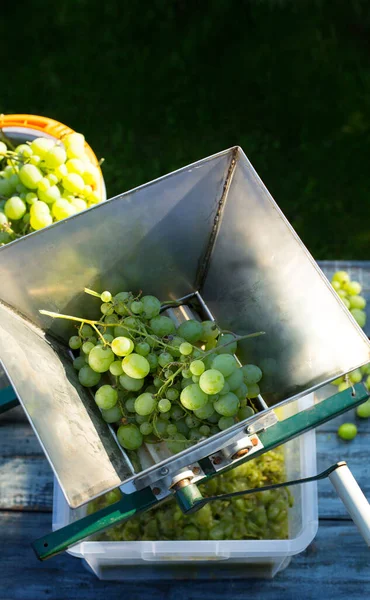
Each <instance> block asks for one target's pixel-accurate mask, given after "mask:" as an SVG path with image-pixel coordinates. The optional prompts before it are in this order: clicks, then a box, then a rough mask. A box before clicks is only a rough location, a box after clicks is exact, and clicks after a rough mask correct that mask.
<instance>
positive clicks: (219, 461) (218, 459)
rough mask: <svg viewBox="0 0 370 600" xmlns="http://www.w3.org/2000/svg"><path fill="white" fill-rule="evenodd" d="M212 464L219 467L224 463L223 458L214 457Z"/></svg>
mask: <svg viewBox="0 0 370 600" xmlns="http://www.w3.org/2000/svg"><path fill="white" fill-rule="evenodd" d="M212 462H213V464H214V465H219V464H220V463H222V458H221V456H214V457H213V458H212Z"/></svg>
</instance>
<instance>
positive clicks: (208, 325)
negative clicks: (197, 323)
mask: <svg viewBox="0 0 370 600" xmlns="http://www.w3.org/2000/svg"><path fill="white" fill-rule="evenodd" d="M219 332H220V331H219V329H218V327H217V325H216V323H215V322H214V321H203V322H202V334H201V337H200V339H201V340H202V342H209V341H210V340H214V339H215V338H216V337H218V334H219Z"/></svg>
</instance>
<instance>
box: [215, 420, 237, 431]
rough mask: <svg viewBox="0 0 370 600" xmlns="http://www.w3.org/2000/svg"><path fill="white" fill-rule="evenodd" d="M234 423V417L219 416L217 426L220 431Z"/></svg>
mask: <svg viewBox="0 0 370 600" xmlns="http://www.w3.org/2000/svg"><path fill="white" fill-rule="evenodd" d="M234 424H235V420H234V417H221V418H220V419H219V420H218V426H219V428H220V429H221V431H224V430H225V429H229V427H232V426H233V425H234Z"/></svg>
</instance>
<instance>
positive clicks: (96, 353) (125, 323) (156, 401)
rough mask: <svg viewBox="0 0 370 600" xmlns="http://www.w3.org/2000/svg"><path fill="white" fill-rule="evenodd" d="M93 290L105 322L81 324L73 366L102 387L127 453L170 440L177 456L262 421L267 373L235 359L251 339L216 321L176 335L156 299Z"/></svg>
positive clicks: (106, 412)
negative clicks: (259, 402) (259, 406)
mask: <svg viewBox="0 0 370 600" xmlns="http://www.w3.org/2000/svg"><path fill="white" fill-rule="evenodd" d="M85 291H86V292H87V293H90V294H92V295H94V296H97V297H99V299H100V300H101V301H102V303H101V306H100V311H101V317H100V319H99V320H96V321H91V320H83V319H77V318H76V317H74V320H75V321H76V320H77V321H80V324H79V326H78V331H77V332H76V335H74V336H72V337H71V338H70V340H69V345H70V348H71V349H72V350H73V351H75V354H76V358H75V359H74V363H73V364H74V367H75V368H76V369H77V370H78V378H79V381H80V383H81V384H82V385H83V386H85V387H90V388H95V394H94V395H95V401H96V404H97V405H98V407H99V408H100V410H101V413H102V417H103V419H104V420H105V421H106V422H107V423H111V424H115V426H116V429H117V438H118V441H119V443H120V444H121V445H122V446H123V448H125V449H127V450H137V449H138V448H140V446H141V445H142V444H143V442H145V443H156V442H158V441H166V443H167V447H168V448H169V449H170V451H171V452H173V453H176V452H179V451H181V450H183V449H185V448H187V447H188V446H189V445H191V444H193V443H196V442H197V441H198V440H201V439H203V438H207V437H209V436H211V435H214V434H216V433H218V432H219V431H221V430H225V429H227V428H228V427H231V426H232V425H234V424H235V423H237V422H239V421H241V420H244V419H246V418H248V417H250V416H251V415H253V414H254V410H253V407H252V403H251V399H253V398H256V397H257V396H258V395H259V393H260V389H259V386H258V382H259V381H260V379H261V378H262V372H261V370H260V369H259V367H258V366H256V365H252V364H249V365H244V366H242V367H240V364H239V363H238V361H237V360H236V358H235V356H234V354H235V353H236V351H237V342H238V340H240V339H244V338H245V337H249V336H242V337H240V336H237V335H234V334H232V333H229V332H223V331H222V330H221V329H220V328H219V327H218V326H217V325H216V323H215V322H213V321H203V322H200V321H197V320H194V319H191V320H188V321H185V322H183V323H182V324H181V325H180V326H179V327H177V328H176V327H175V324H174V322H173V321H172V319H170V318H169V317H168V316H166V315H164V314H160V311H161V302H160V301H159V300H158V298H156V297H155V296H136V297H135V296H134V295H133V294H132V293H131V292H120V293H118V294H117V295H115V296H114V297H112V295H111V294H110V292H108V291H105V292H103V293H102V294H98V293H96V292H94V291H92V290H86V289H85ZM42 312H44V311H42ZM44 314H49V315H51V316H59V317H66V318H71V317H68V316H63V315H56V314H54V313H47V312H46V313H44ZM77 352H79V355H78V356H77Z"/></svg>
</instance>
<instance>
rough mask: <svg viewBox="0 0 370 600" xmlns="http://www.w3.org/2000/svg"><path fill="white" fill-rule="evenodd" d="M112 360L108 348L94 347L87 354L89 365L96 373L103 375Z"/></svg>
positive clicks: (111, 354)
mask: <svg viewBox="0 0 370 600" xmlns="http://www.w3.org/2000/svg"><path fill="white" fill-rule="evenodd" d="M114 359H115V356H114V354H113V352H112V350H111V349H110V348H109V347H108V346H95V348H93V349H92V350H91V352H90V354H89V365H90V367H91V368H92V369H93V370H94V371H96V372H97V373H104V372H105V371H108V369H109V367H110V365H111V364H112V362H113V361H114ZM122 368H123V365H122Z"/></svg>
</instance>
